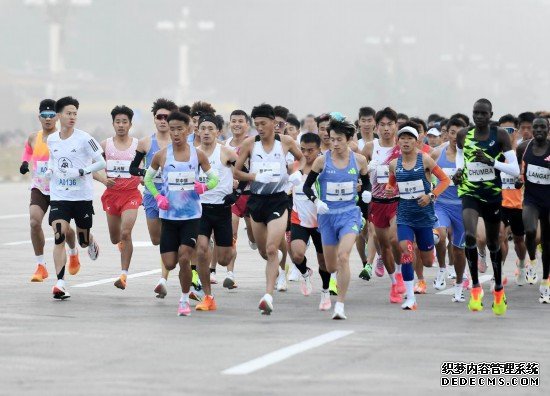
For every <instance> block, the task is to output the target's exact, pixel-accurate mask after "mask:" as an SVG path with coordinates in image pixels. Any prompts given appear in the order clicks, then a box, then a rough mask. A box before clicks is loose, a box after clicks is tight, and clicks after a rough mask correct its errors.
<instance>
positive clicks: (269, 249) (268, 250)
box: [265, 243, 279, 257]
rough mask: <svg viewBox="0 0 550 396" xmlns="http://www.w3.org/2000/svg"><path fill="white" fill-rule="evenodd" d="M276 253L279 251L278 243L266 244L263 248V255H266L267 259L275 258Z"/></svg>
mask: <svg viewBox="0 0 550 396" xmlns="http://www.w3.org/2000/svg"><path fill="white" fill-rule="evenodd" d="M278 251H279V244H278V243H268V244H267V245H266V247H265V254H266V255H267V257H272V256H277V252H278Z"/></svg>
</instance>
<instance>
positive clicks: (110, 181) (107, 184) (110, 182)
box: [103, 177, 116, 188]
mask: <svg viewBox="0 0 550 396" xmlns="http://www.w3.org/2000/svg"><path fill="white" fill-rule="evenodd" d="M103 184H105V187H107V188H111V187H113V186H114V185H115V184H116V182H115V179H113V178H110V177H108V178H106V179H105V183H103Z"/></svg>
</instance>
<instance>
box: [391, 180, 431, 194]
mask: <svg viewBox="0 0 550 396" xmlns="http://www.w3.org/2000/svg"><path fill="white" fill-rule="evenodd" d="M397 187H398V188H399V197H400V198H403V199H417V198H420V197H421V196H422V195H424V194H425V192H424V183H422V180H420V179H419V180H409V181H403V182H397Z"/></svg>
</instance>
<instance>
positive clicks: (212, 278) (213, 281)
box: [210, 272, 218, 285]
mask: <svg viewBox="0 0 550 396" xmlns="http://www.w3.org/2000/svg"><path fill="white" fill-rule="evenodd" d="M210 284H211V285H217V284H218V280H217V279H216V273H215V272H211V273H210Z"/></svg>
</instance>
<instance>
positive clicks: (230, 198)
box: [223, 191, 239, 205]
mask: <svg viewBox="0 0 550 396" xmlns="http://www.w3.org/2000/svg"><path fill="white" fill-rule="evenodd" d="M237 199H239V194H237V192H235V191H233V192H232V193H231V194H227V195H226V196H225V197H223V204H224V205H233V204H234V203H235V202H237Z"/></svg>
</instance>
